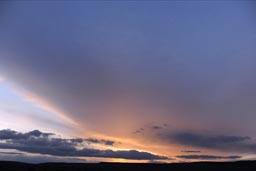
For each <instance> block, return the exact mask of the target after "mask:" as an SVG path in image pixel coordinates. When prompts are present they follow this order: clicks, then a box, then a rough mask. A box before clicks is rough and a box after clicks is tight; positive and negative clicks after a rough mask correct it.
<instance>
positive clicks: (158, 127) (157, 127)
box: [151, 125, 163, 130]
mask: <svg viewBox="0 0 256 171" xmlns="http://www.w3.org/2000/svg"><path fill="white" fill-rule="evenodd" d="M151 128H152V129H155V130H159V129H163V127H161V126H157V125H154V126H152V127H151Z"/></svg>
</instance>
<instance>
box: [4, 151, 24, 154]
mask: <svg viewBox="0 0 256 171" xmlns="http://www.w3.org/2000/svg"><path fill="white" fill-rule="evenodd" d="M0 154H4V155H18V154H24V153H19V152H2V151H1V152H0Z"/></svg>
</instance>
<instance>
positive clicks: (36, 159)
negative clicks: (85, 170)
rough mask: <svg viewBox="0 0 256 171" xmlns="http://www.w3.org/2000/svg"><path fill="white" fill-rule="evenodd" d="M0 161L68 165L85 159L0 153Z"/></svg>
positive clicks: (82, 161)
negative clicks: (65, 163)
mask: <svg viewBox="0 0 256 171" xmlns="http://www.w3.org/2000/svg"><path fill="white" fill-rule="evenodd" d="M0 160H1V161H18V162H25V163H46V162H69V163H84V162H86V160H85V159H79V158H74V157H73V158H71V157H55V156H45V155H38V156H34V155H33V156H29V155H26V154H22V153H17V154H15V153H9V152H0Z"/></svg>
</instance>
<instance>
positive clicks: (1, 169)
mask: <svg viewBox="0 0 256 171" xmlns="http://www.w3.org/2000/svg"><path fill="white" fill-rule="evenodd" d="M83 170H85V171H87V170H88V171H98V170H100V171H128V170H129V171H158V170H159V171H161V170H163V171H165V170H168V171H213V170H214V171H222V170H223V171H237V170H239V171H247V170H248V171H249V170H250V171H256V161H240V162H225V163H217V162H199V163H177V164H127V163H99V164H71V163H44V164H27V163H18V162H4V161H2V162H1V161H0V171H83Z"/></svg>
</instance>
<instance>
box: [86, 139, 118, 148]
mask: <svg viewBox="0 0 256 171" xmlns="http://www.w3.org/2000/svg"><path fill="white" fill-rule="evenodd" d="M84 141H86V142H88V143H94V144H104V145H110V146H113V145H114V144H115V143H116V142H115V141H110V140H99V139H95V138H87V139H84Z"/></svg>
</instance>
